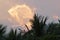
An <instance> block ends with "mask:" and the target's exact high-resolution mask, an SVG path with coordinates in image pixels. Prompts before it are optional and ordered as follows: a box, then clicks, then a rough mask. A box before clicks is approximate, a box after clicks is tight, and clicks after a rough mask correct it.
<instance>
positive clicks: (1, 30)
mask: <svg viewBox="0 0 60 40" xmlns="http://www.w3.org/2000/svg"><path fill="white" fill-rule="evenodd" d="M5 32H6V26H3V25H0V40H4V39H5V37H4V34H5Z"/></svg>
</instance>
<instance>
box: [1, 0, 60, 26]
mask: <svg viewBox="0 0 60 40" xmlns="http://www.w3.org/2000/svg"><path fill="white" fill-rule="evenodd" d="M17 4H18V5H21V4H26V5H28V6H29V7H31V8H36V11H37V13H38V14H39V15H44V16H48V17H49V20H48V21H52V20H53V21H56V20H57V19H59V18H60V0H0V24H5V25H10V24H11V23H10V22H9V21H8V19H7V18H8V17H9V18H10V15H9V14H8V10H9V9H10V8H11V7H13V6H15V5H17ZM11 25H12V24H11Z"/></svg>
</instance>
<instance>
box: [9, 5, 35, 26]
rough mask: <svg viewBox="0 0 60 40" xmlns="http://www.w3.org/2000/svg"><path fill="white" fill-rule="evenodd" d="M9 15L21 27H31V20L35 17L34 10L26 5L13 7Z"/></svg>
mask: <svg viewBox="0 0 60 40" xmlns="http://www.w3.org/2000/svg"><path fill="white" fill-rule="evenodd" d="M8 13H9V15H11V17H12V18H13V19H15V21H17V23H19V25H21V26H22V25H24V24H27V25H28V26H29V25H30V23H29V20H30V19H33V16H34V12H33V9H31V8H30V7H29V6H28V5H25V4H23V5H16V6H13V7H12V8H10V9H9V10H8Z"/></svg>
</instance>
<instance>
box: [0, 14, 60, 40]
mask: <svg viewBox="0 0 60 40" xmlns="http://www.w3.org/2000/svg"><path fill="white" fill-rule="evenodd" d="M46 21H47V17H44V16H43V17H42V16H39V17H38V16H37V15H35V16H34V20H30V22H31V23H32V25H31V27H32V29H31V30H29V29H28V27H27V25H25V26H26V27H27V29H28V32H26V33H24V35H21V34H22V31H21V32H20V33H19V34H17V30H15V32H14V31H13V29H11V31H10V32H9V33H8V34H6V33H5V32H6V27H3V25H0V40H60V20H58V21H59V23H53V22H52V23H49V24H46Z"/></svg>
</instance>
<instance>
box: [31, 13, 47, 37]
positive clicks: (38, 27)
mask: <svg viewBox="0 0 60 40" xmlns="http://www.w3.org/2000/svg"><path fill="white" fill-rule="evenodd" d="M46 21H47V17H46V18H45V17H44V16H43V17H42V16H39V17H38V16H37V15H36V14H35V15H34V19H33V20H31V22H32V29H33V30H34V31H35V35H36V36H42V35H43V34H44V26H45V25H46Z"/></svg>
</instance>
